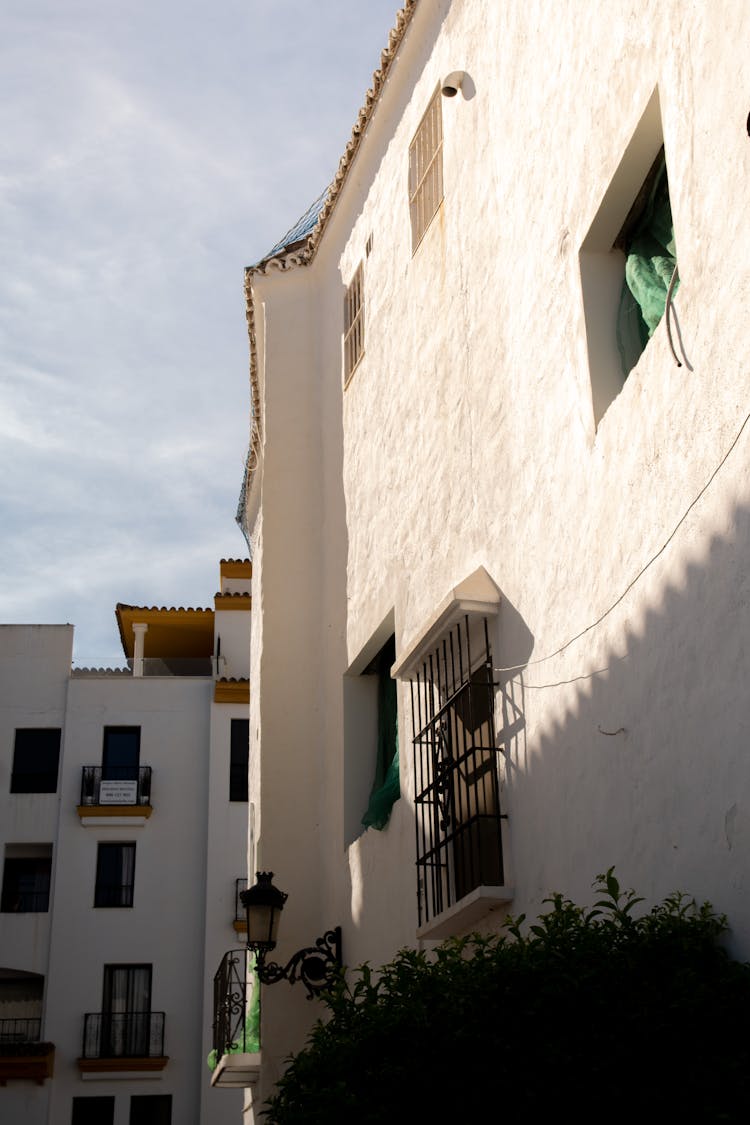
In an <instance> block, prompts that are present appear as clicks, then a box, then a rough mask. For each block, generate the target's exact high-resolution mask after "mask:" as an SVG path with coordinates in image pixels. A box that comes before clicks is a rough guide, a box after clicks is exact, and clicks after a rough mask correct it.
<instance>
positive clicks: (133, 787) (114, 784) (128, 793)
mask: <svg viewBox="0 0 750 1125" xmlns="http://www.w3.org/2000/svg"><path fill="white" fill-rule="evenodd" d="M137 798H138V782H137V781H102V782H100V784H99V804H100V805H134V804H135V803H136V801H137Z"/></svg>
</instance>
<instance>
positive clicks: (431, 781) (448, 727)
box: [411, 616, 503, 926]
mask: <svg viewBox="0 0 750 1125" xmlns="http://www.w3.org/2000/svg"><path fill="white" fill-rule="evenodd" d="M495 686H496V685H495V683H494V681H493V674H492V652H491V648H490V641H489V626H488V621H487V618H481V619H480V620H478V621H470V620H469V617H468V616H467V617H466V618H465V619H464V620H463V621H461V622H459V623H457V624H456V625H455V626H454V627H453V628H452V629H451V630H450V632H449V633H448V634H447V635H446V636H445V637H444V638H443V639H442V640H441V642H440V643H439V645H438V646H437V648H436V649H435V650H434V651H433V652H432V653H431V654H430V655H429V656H428V657H427V658H426V659H425V660H424V662H423V664H422V666H421V669H420V670H419V671H418V672H417V674H416V678H415V679H412V681H411V694H412V722H413V729H414V783H415V788H416V795H415V808H416V851H417V882H418V903H419V924H420V926H421V925H422V924H424V923H426V922H429V921H430V920H431V919H433V918H435V916H436V915H438V914H440V913H442V912H443V911H445V910H447V909H449V908H450V907H451V906H453V905H454V904H455V903H457V902H458V901H460V899H462V898H464V897H465V896H466V895H467V894H469V893H470V892H471V891H472V890H474V889H475V888H476V887H479V886H501V885H502V884H503V849H502V813H501V811H500V780H499V773H498V757H499V749H498V746H497V744H496V739H495V721H494V711H495Z"/></svg>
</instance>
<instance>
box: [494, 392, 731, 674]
mask: <svg viewBox="0 0 750 1125" xmlns="http://www.w3.org/2000/svg"><path fill="white" fill-rule="evenodd" d="M748 422H750V414H746V415H745V418H744V420H743V422H742V425H741V426H740V428H739V430H738V431H737V434H736V435H735V437H734V440H733V441H732V443H731V445H730V446H729V448H728V449H727V451H726V453H725V454H724V456H723V457H722V459H721V460H720V461H719V463H718V465H717V466H716V468H715V469H714V471H713V472H712V473H711V476H710V477H709V478H708V480H707V481H706V483H705V484H704V485H703V487H702V488H701V490H700V492H698V493H697V495H696V496H694V497H693V499H692V500H691V501H690V503H689V504H688V506H687V508H686V509H685V511H684V512H683V513H682V515H681V516H680V518H679V520H678V521H677V523H676V524H675V526H674V527H673V528H672V530H671V532H670V533H669V535H668V536H667V538H666V539H665V540H664V542H663V543H662V545H661V547H660V548H659V550H658V551H657V552H656V553H655V554H653V555H652V556H651V558H650V559H649V560H648V562H647V563H646V564H645V565H644V566H643V567H642V568H641V569H640V570H639V571H638V573H637V574H636V576H635V578H633V579H632V580H631V581H630V582H629V583H628V584H627V586H626V587H625V589H624V590H623V591H622V593H621V594H620V596H619V597H618V598H616V599H615V601H613V602H612V604H611V605H610V606H609V607H608V608H607V609H605V610H604V612H603V613H602V614H600V616H599V617H597V618H596V620H595V621H592V622H591V624H590V625H587V626H586V628H585V629H581V631H580V632H579V633H576V634H575V636H573V637H571V638H570V639H569V640H567V641H566V642H565V644H563V645H560V647H559V648H557V649H555V650H554V652H550V653H548V654H547V655H546V656H540V657H538V658H537V659H536V660H527V661H526V663H525V664H509V665H507V667H504V668H493V672H520V671H523V669H524V668H531V667H533V666H534V665H537V664H545V663H546V662H547V661H548V660H552V659H554V657H556V656H560V655H561V654H562V653H563V652H565V650H566V649H567V648H570V646H571V645H572V644H574V643H575V642H576V641H579V640H580V639H581V637H585V636H586V634H587V633H590V632H591V630H592V629H595V628H596V627H597V626H598V625H601V623H602V621H604V620H605V618H607V617H608V616H609V615H610V613H612V611H613V610H614V609H616V608H617V606H618V605H620V603H621V602H622V601H624V600H625V598H626V597H627V595H628V594H629V593H630V591H631V590H632V589H633V587H634V586H635V585H636V583H637V582H639V581H640V579H641V578H642V577H643V575H644V574H645V573H646V571H647V570H648V569H649V568H650V567H651V566H653V564H654V563H655V562H656V560H657V559H658V558H659V557H660V556H661V555H663V554H664V552H665V551H666V549H667V547H668V546H669V544H670V543H671V542H672V540H673V539H674V537H675V535H676V534H677V532H678V531H679V529H680V527H681V526H682V524H683V523H684V522H685V520H686V519H687V517H688V516H689V514H690V512H691V511H692V510H693V508H694V507H695V505H696V504H697V503H698V501H699V500H700V499H701V498H702V497H703V496H704V495H705V493H706V492H707V491H708V489H709V488H710V486H711V485H712V484H713V482H714V479H715V478H716V476H717V475H718V473H719V472H720V470H721V469H722V468H723V467H724V465H725V463H726V462H727V460H728V459H729V456H730V454H731V453H732V452H733V450H734V448H735V446H736V445H737V443H738V441H739V440H740V438H741V437H742V434H743V432H744V430H745V427H746V426H747V424H748ZM605 671H607V669H606V668H601V669H599V670H598V671H596V672H591V673H588V674H585V675H582V676H576V677H574V679H573V680H560V681H559V684H527V685H526V686H527V687H529V688H531V687H536V688H542V687H558V686H559V685H561V684H565V683H573V682H574V680H577V679H590V678H591V676H596V675H598V674H599V673H600V672H605Z"/></svg>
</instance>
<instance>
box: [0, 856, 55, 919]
mask: <svg viewBox="0 0 750 1125" xmlns="http://www.w3.org/2000/svg"><path fill="white" fill-rule="evenodd" d="M51 876H52V845H51V844H29V845H23V844H8V845H6V848H5V866H4V868H3V890H2V898H1V899H0V911H1V912H2V913H3V914H45V913H46V912H47V911H48V910H49V889H50V879H51Z"/></svg>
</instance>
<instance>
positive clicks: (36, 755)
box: [10, 727, 60, 793]
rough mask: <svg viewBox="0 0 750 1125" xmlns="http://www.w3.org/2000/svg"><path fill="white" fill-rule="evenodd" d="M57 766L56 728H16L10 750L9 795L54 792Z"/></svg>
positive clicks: (57, 736) (58, 757) (58, 730)
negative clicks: (14, 738) (12, 746)
mask: <svg viewBox="0 0 750 1125" xmlns="http://www.w3.org/2000/svg"><path fill="white" fill-rule="evenodd" d="M59 763H60V728H59V727H21V728H19V729H18V730H17V731H16V740H15V745H14V748H13V772H12V773H11V775H10V791H11V793H55V792H56V791H57V771H58V766H59Z"/></svg>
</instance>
